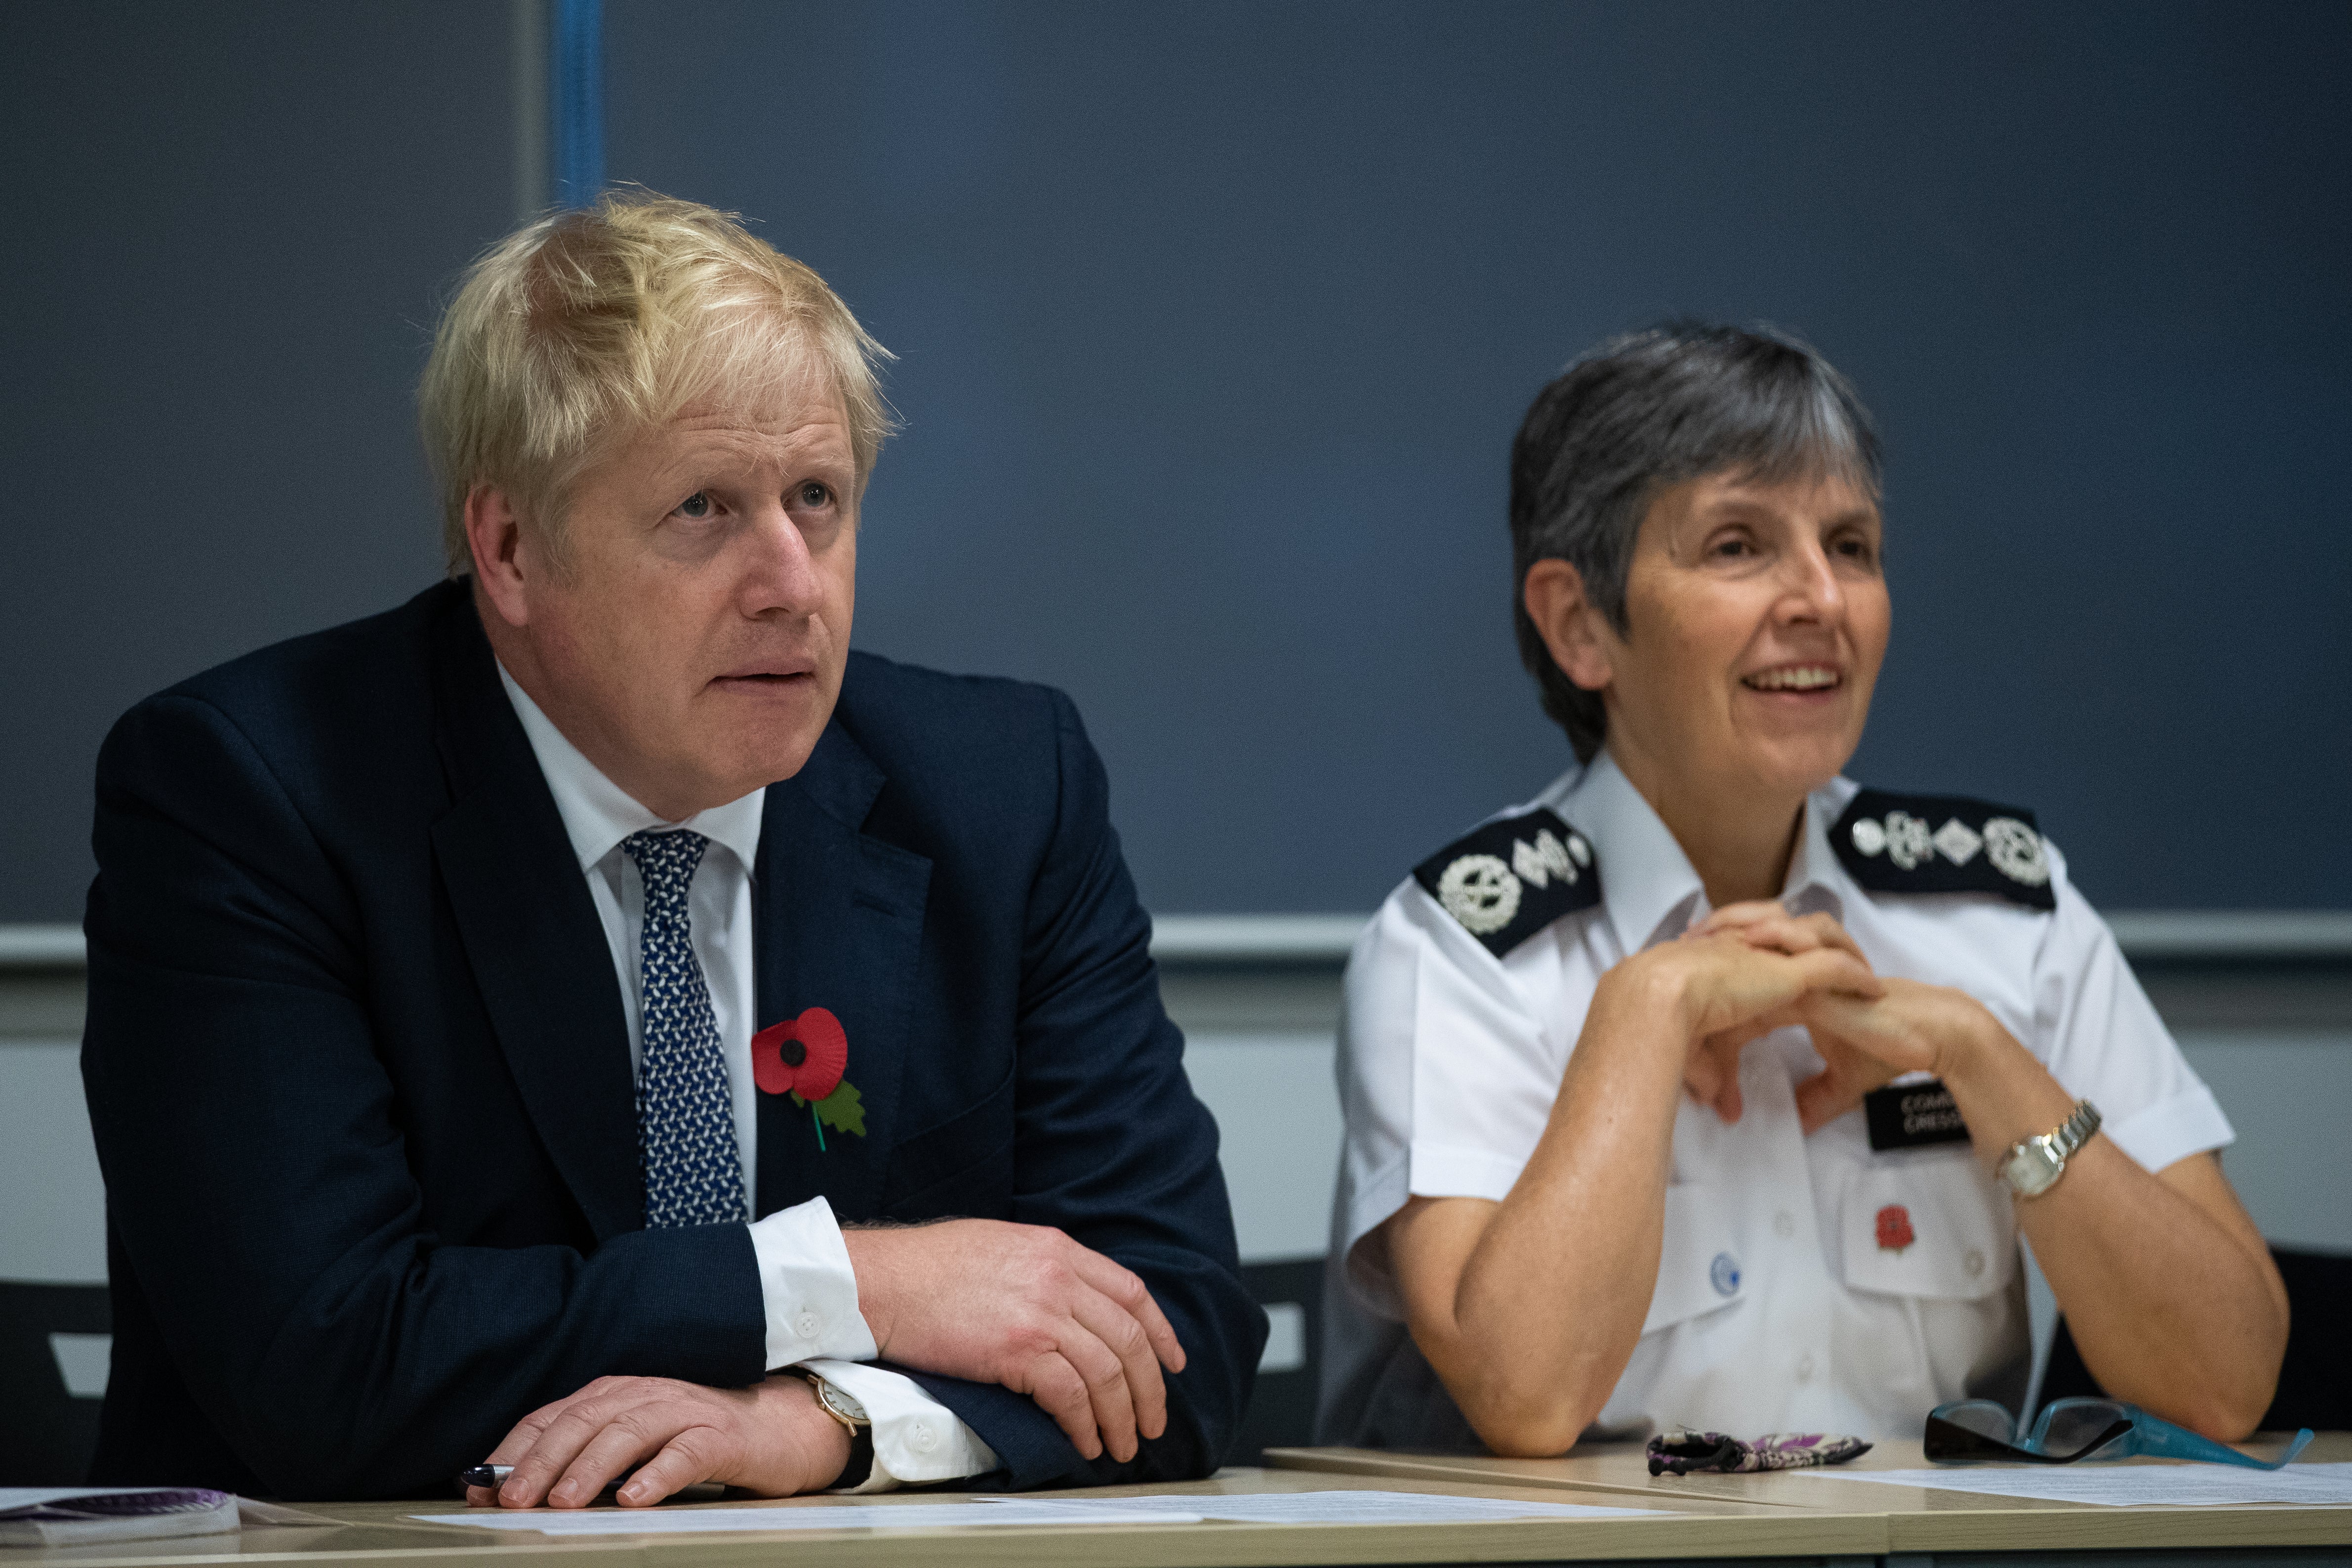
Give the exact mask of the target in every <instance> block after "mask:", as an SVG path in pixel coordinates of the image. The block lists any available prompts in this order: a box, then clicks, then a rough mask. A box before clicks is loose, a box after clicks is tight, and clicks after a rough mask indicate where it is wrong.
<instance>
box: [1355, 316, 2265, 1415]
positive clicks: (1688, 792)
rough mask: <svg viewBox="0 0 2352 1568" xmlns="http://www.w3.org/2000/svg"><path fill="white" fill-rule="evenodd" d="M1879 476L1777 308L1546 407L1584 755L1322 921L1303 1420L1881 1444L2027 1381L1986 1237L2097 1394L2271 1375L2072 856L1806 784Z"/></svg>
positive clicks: (1540, 470) (1609, 360) (1555, 598)
mask: <svg viewBox="0 0 2352 1568" xmlns="http://www.w3.org/2000/svg"><path fill="white" fill-rule="evenodd" d="M1878 488H1879V454H1878V446H1877V442H1876V439H1875V437H1874V434H1872V431H1871V428H1870V424H1869V418H1868V415H1867V413H1865V412H1864V409H1863V408H1862V406H1861V404H1860V402H1858V401H1857V399H1856V398H1855V396H1854V394H1853V390H1852V389H1851V387H1849V386H1848V384H1847V383H1846V382H1845V381H1844V380H1843V378H1842V377H1840V376H1839V375H1838V373H1837V372H1836V371H1834V370H1832V368H1831V367H1830V366H1829V365H1828V364H1826V363H1825V362H1824V361H1822V360H1821V359H1820V358H1819V356H1817V355H1816V354H1814V353H1813V352H1812V351H1811V350H1809V349H1807V348H1805V347H1804V346H1802V345H1801V344H1798V343H1796V342H1793V341H1791V340H1787V339H1784V338H1781V337H1779V336H1776V335H1771V334H1768V333H1759V332H1748V331H1740V330H1736V329H1727V328H1719V327H1710V326H1698V325H1676V326H1673V327H1669V328H1666V329H1660V330H1655V331H1650V332H1643V333H1639V334H1635V335H1633V336H1630V337H1626V338H1622V339H1618V340H1614V341H1612V342H1610V343H1607V344H1604V345H1602V346H1601V348H1600V349H1598V350H1594V351H1593V352H1592V353H1591V354H1589V355H1587V356H1586V357H1585V358H1583V359H1582V360H1580V361H1578V362H1577V363H1575V364H1574V365H1572V366H1571V367H1570V369H1569V370H1568V371H1567V372H1566V373H1565V374H1563V375H1562V376H1561V377H1560V378H1559V380H1557V381H1555V382H1552V383H1551V384H1550V385H1549V386H1548V387H1546V388H1545V389H1544V391H1543V392H1541V393H1540V394H1539V395H1538V397H1537V399H1536V401H1535V404H1534V406H1533V408H1532V409H1531V410H1530V411H1529V413H1528V418H1527V422H1526V423H1525V425H1524V426H1523V427H1522V428H1521V430H1520V433H1519V435H1518V439H1517V443H1516V444H1515V446H1514V449H1513V453H1512V472H1511V528H1512V538H1513V546H1514V556H1515V564H1516V568H1517V579H1518V585H1519V594H1518V600H1517V607H1516V620H1517V630H1518V637H1519V644H1520V648H1521V651H1522V654H1523V656H1524V657H1525V659H1526V662H1527V664H1528V668H1529V670H1530V671H1531V672H1532V673H1533V674H1535V675H1536V677H1537V680H1538V685H1539V686H1540V688H1541V691H1542V695H1543V702H1544V706H1545V708H1546V710H1547V711H1548V712H1549V714H1550V715H1551V716H1553V717H1554V718H1555V719H1556V720H1558V721H1559V723H1561V724H1562V725H1563V726H1564V727H1566V729H1567V730H1568V733H1569V737H1570V741H1571V742H1572V743H1573V745H1574V747H1575V750H1576V754H1577V757H1578V758H1579V764H1580V765H1579V766H1578V767H1577V768H1572V769H1570V771H1569V772H1568V773H1567V774H1565V775H1564V776H1562V777H1561V778H1560V779H1558V780H1556V781H1555V782H1554V783H1552V784H1551V785H1550V786H1549V788H1548V789H1545V790H1544V791H1543V792H1542V793H1541V794H1539V795H1538V796H1537V797H1536V798H1535V800H1533V801H1531V802H1529V803H1528V804H1527V805H1525V806H1521V807H1517V808H1515V809H1513V810H1510V811H1508V812H1507V813H1505V814H1503V815H1502V816H1500V817H1497V818H1496V819H1495V820H1493V821H1489V822H1488V823H1486V825H1485V826H1483V827H1481V828H1479V829H1477V830H1476V831H1473V832H1472V833H1471V834H1469V835H1468V836H1467V837H1466V838H1465V839H1463V840H1462V841H1459V842H1457V843H1455V844H1454V845H1452V846H1450V847H1448V848H1447V849H1445V850H1444V851H1441V852H1439V853H1438V854H1436V855H1434V856H1433V857H1432V858H1431V859H1430V860H1428V861H1427V862H1424V863H1423V865H1422V866H1421V867H1419V868H1418V869H1417V870H1416V871H1415V873H1414V874H1413V876H1412V878H1410V879H1408V880H1407V881H1406V882H1404V883H1402V885H1400V886H1399V887H1398V889H1397V890H1396V892H1395V893H1393V894H1391V895H1390V897H1389V899H1388V901H1387V902H1386V903H1385V904H1383V905H1382V907H1381V911H1380V914H1379V915H1377V916H1376V917H1375V919H1374V920H1373V922H1372V924H1371V925H1370V927H1369V928H1368V929H1367V930H1366V931H1365V933H1364V935H1363V936H1362V937H1361V938H1360V941H1359V942H1358V943H1357V946H1356V948H1355V952H1354V955H1353V956H1352V958H1351V960H1350V963H1349V972H1348V983H1347V1008H1346V1014H1345V1019H1344V1022H1343V1025H1342V1029H1341V1035H1340V1082H1341V1092H1342V1100H1343V1103H1344V1107H1345V1110H1346V1114H1347V1122H1348V1132H1347V1144H1346V1152H1345V1156H1344V1158H1343V1161H1342V1168H1341V1173H1340V1186H1339V1197H1338V1200H1337V1206H1336V1213H1335V1215H1334V1220H1333V1226H1334V1237H1333V1239H1334V1243H1335V1245H1334V1248H1333V1255H1334V1256H1333V1279H1332V1287H1333V1288H1332V1290H1331V1291H1329V1299H1330V1301H1331V1309H1330V1311H1331V1328H1332V1335H1331V1340H1330V1346H1329V1349H1328V1352H1327V1368H1326V1377H1325V1384H1324V1398H1323V1410H1322V1420H1321V1427H1322V1430H1321V1437H1322V1440H1324V1441H1327V1442H1339V1443H1353V1444H1360V1445H1370V1446H1440V1445H1452V1444H1459V1443H1465V1442H1468V1441H1471V1440H1474V1439H1475V1440H1479V1441H1483V1442H1484V1443H1485V1444H1486V1446H1487V1447H1489V1448H1493V1449H1495V1450H1496V1451H1497V1452H1501V1453H1507V1454H1530V1455H1532V1454H1554V1453H1559V1452H1561V1451H1563V1450H1565V1449H1566V1448H1569V1447H1570V1445H1571V1444H1572V1443H1574V1442H1575V1441H1576V1440H1577V1438H1578V1437H1579V1436H1580V1434H1583V1433H1585V1432H1586V1431H1588V1429H1592V1430H1600V1431H1639V1430H1640V1429H1642V1428H1643V1427H1665V1426H1675V1425H1688V1426H1694V1427H1714V1428H1717V1429H1718V1430H1722V1431H1725V1432H1729V1433H1732V1434H1735V1435H1739V1436H1747V1437H1753V1436H1756V1435H1758V1434H1759V1433H1762V1432H1765V1431H1767V1430H1771V1429H1789V1428H1805V1429H1812V1430H1825V1431H1832V1432H1842V1433H1852V1434H1855V1435H1859V1436H1904V1437H1909V1436H1916V1434H1917V1433H1918V1432H1919V1430H1920V1427H1921V1425H1922V1421H1923V1419H1924V1417H1925V1416H1926V1415H1927V1412H1928V1410H1929V1409H1930V1408H1931V1407H1933V1406H1936V1405H1937V1404H1940V1403H1942V1402H1945V1401H1948V1400H1952V1399H1957V1398H1960V1397H1962V1396H1966V1395H1970V1394H1988V1393H1989V1394H1992V1395H1995V1396H2004V1395H2005V1396H2008V1398H2009V1401H2010V1402H2011V1403H2012V1404H2014V1403H2016V1402H2017V1401H2018V1399H2019V1398H2020V1397H2021V1395H2022V1393H2023V1385H2024V1369H2025V1366H2026V1364H2027V1360H2028V1356H2027V1336H2026V1330H2025V1299H2024V1286H2023V1281H2022V1277H2021V1270H2020V1266H2019V1259H2018V1240H2017V1239H2018V1235H2019V1233H2020V1232H2022V1233H2023V1234H2024V1236H2025V1237H2026V1238H2027V1239H2030V1240H2031V1241H2032V1244H2033V1251H2034V1256H2035V1258H2036V1259H2037V1260H2039V1261H2040V1263H2041V1265H2042V1269H2043V1270H2044V1271H2045V1272H2046V1274H2047V1275H2048V1277H2049V1280H2050V1282H2051V1285H2052V1288H2053V1291H2055V1292H2056V1295H2057V1298H2058V1301H2059V1303H2060V1305H2061V1306H2062V1307H2063V1310H2064V1312H2065V1313H2066V1315H2067V1319H2068V1321H2069V1322H2070V1324H2071V1325H2072V1327H2073V1331H2074V1337H2075V1341H2076V1343H2077V1344H2078V1345H2079V1346H2080V1348H2081V1350H2082V1353H2083V1355H2084V1359H2085V1361H2086V1362H2087V1364H2089V1366H2090V1368H2091V1370H2092V1371H2093V1372H2094V1373H2095V1375H2097V1377H2098V1378H2099V1380H2100V1382H2101V1383H2102V1384H2103V1385H2105V1387H2106V1388H2107V1389H2108V1390H2109V1391H2110V1392H2111V1393H2113V1394H2114V1395H2116V1396H2117V1397H2119V1398H2125V1399H2130V1400H2134V1401H2137V1403H2139V1404H2140V1405H2142V1406H2146V1407H2147V1408H2148V1409H2149V1410H2151V1411H2152V1412H2154V1413H2156V1414H2158V1415H2160V1416H2168V1417H2169V1418H2171V1419H2173V1420H2175V1421H2178V1422H2180V1423H2182V1424H2184V1425H2187V1426H2189V1427H2194V1428H2196V1429H2197V1430H2199V1431H2201V1432H2204V1433H2206V1434H2208V1435H2210V1436H2216V1437H2241V1436H2242V1435H2244V1434H2245V1433H2246V1432H2248V1431H2250V1430H2251V1429H2252V1427H2253V1426H2254V1424H2255V1423H2256V1421H2257V1420H2258V1419H2259V1418H2260V1417H2261V1416H2262V1413H2263V1409H2264V1408H2265V1406H2267V1405H2268V1404H2269V1401H2270V1397H2271V1393H2272V1388H2273V1383H2274V1381H2275V1379H2276V1377H2277V1373H2278V1366H2279V1359H2280V1355H2281V1353H2282V1350H2283V1347H2284V1342H2285V1335H2286V1319H2287V1311H2286V1301H2285V1295H2284V1291H2283V1289H2282V1287H2281V1285H2280V1282H2279V1279H2278V1275H2277V1272H2276V1270H2274V1268H2273V1266H2272V1264H2271V1261H2270V1258H2269V1254H2268V1252H2267V1250H2266V1249H2265V1248H2264V1246H2263V1239H2262V1237H2261V1235H2260V1233H2259V1232H2258V1231H2257V1230H2256V1229H2255V1228H2254V1227H2253V1225H2252V1222H2251V1221H2250V1220H2249V1219H2248V1218H2247V1216H2246V1214H2245V1211H2244V1209H2243V1208H2242V1207H2241V1206H2240V1205H2239V1203H2238V1200H2237V1198H2236V1197H2235V1195H2234V1194H2233V1193H2232V1192H2231V1188H2230V1186H2229V1184H2228V1182H2227V1181H2226V1180H2225V1179H2224V1178H2223V1176H2222V1175H2221V1166H2220V1164H2219V1162H2218V1161H2217V1159H2216V1158H2215V1156H2214V1154H2213V1151H2214V1150H2216V1149H2218V1148H2220V1147H2221V1145H2225V1144H2227V1143H2229V1142H2230V1141H2231V1136H2232V1134H2231V1129H2230V1125H2229V1124H2228V1122H2227V1121H2226V1120H2225V1119H2224V1118H2223V1116H2222V1114H2221V1110H2220V1107H2219V1106H2218V1105H2216V1104H2215V1103H2214V1101H2213V1098H2212V1096H2211V1095H2210V1093H2209V1092H2207V1090H2206V1089H2205V1086H2204V1085H2203V1084H2202V1083H2201V1082H2199V1081H2198V1079H2197V1077H2196V1075H2195V1073H2194V1072H2193V1071H2190V1069H2189V1065H2188V1063H2187V1062H2186V1061H2184V1060H2183V1059H2182V1057H2181V1054H2180V1052H2179V1049H2178V1047H2176V1046H2175V1045H2174V1043H2173V1041H2172V1040H2171V1038H2170V1037H2169V1036H2168V1034H2167V1033H2166V1031H2165V1029H2164V1026H2163V1025H2162V1023H2161V1022H2159V1021H2158V1018H2157V1016H2156V1013H2155V1011H2154V1009H2152V1008H2151V1007H2150V1006H2149V1004H2148V1001H2147V997H2146V996H2145V995H2144V994H2143V993H2142V991H2141V990H2140V988H2139V987H2138V985H2137V982H2136V981H2135V980H2134V979H2133V977H2132V975H2131V972H2130V970H2129V968H2128V967H2126V964H2125V962H2124V959H2123V956H2122V955H2121V954H2120V952H2118V950H2117V949H2116V944H2115V940H2114V938H2113V936H2110V935H2109V933H2108V932H2107V930H2106V928H2105V925H2103V924H2102V923H2101V922H2100V920H2099V918H2098V916H2097V915H2095V913H2093V911H2092V909H2091V907H2090V906H2089V905H2088V904H2086V903H2084V899H2083V897H2082V895H2081V894H2078V893H2077V892H2076V891H2075V890H2074V887H2073V885H2072V883H2069V881H2068V880H2067V876H2066V870H2065V865H2064V862H2063V860H2062V859H2060V857H2059V856H2058V854H2057V852H2056V851H2055V850H2054V849H2053V848H2052V847H2051V846H2050V845H2049V844H2048V843H2047V841H2044V840H2043V839H2042V838H2041V836H2040V834H2039V833H2038V831H2036V830H2035V827H2034V824H2033V819H2032V815H2031V814H2030V813H2028V812H2026V811H2023V810H2018V809H2015V808H2011V807H2004V806H1998V805H1992V804H1990V803H1987V802H1982V801H1977V800H1966V799H1960V798H1955V797H1897V796H1891V795H1883V794H1879V793H1877V792H1874V791H1871V790H1864V789H1857V787H1856V786H1855V785H1854V784H1853V783H1852V782H1850V781H1848V780H1846V779H1842V778H1840V777H1839V776H1838V775H1839V770H1840V769H1841V768H1843V766H1844V764H1845V762H1846V759H1847V758H1849V757H1850V756H1852V754H1853V749H1854V747H1855V745H1856V743H1857V742H1858V741H1859V740H1860V738H1861V735H1862V728H1863V722H1864V716H1865V715H1866V713H1867V710H1868V707H1869V703H1870V694H1871V687H1872V685H1873V683H1874V680H1875V679H1876V676H1877V674H1878V667H1879V663H1880V659H1881V657H1882V656H1883V654H1884V653H1885V647H1886V637H1887V629H1888V622H1889V606H1888V599H1887V591H1886V583H1885V578H1884V577H1883V575H1882V574H1881V571H1880V562H1879V557H1880V550H1881V542H1882V534H1883V523H1882V519H1881V517H1880V516H1879V510H1878V506H1877V496H1878ZM2102 1117H2103V1118H2104V1120H2103V1121H2102ZM2029 1195H2030V1196H2029Z"/></svg>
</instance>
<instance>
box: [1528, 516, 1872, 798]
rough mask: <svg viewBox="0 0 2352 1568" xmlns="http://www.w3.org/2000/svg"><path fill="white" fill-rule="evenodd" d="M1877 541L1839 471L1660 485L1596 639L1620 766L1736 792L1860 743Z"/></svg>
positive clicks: (1667, 784)
mask: <svg viewBox="0 0 2352 1568" xmlns="http://www.w3.org/2000/svg"><path fill="white" fill-rule="evenodd" d="M1880 541H1881V521H1880V518H1879V515H1878V507H1877V506H1876V504H1875V503H1874V502H1873V501H1872V499H1871V498H1870V497H1869V496H1868V495H1866V494H1865V493H1864V492H1863V491H1862V490H1860V489H1857V488H1856V487H1855V486H1853V484H1852V483H1851V482H1849V481H1847V480H1844V479H1800V480H1790V481H1786V482H1783V483H1780V484H1770V485H1759V484H1756V483H1753V482H1751V481H1747V480H1743V479H1740V478H1738V477H1734V476H1723V475H1714V476H1707V477H1704V478H1699V479H1693V480H1688V481H1686V482H1685V483H1683V484H1680V485H1676V486H1673V487H1672V488H1670V489H1668V490H1665V491H1664V492H1662V493H1661V494H1660V495H1659V496H1658V497H1657V499H1656V500H1655V501H1654V502H1653V503H1652V504H1651V507H1650V510H1649V513H1648V515H1647V516H1646V517H1643V520H1642V530H1641V533H1640V535H1639V536H1638V537H1637V538H1636V539H1635V541H1634V548H1633V567H1632V570H1631V572H1630V574H1629V576H1628V579H1627V582H1626V593H1625V613H1626V623H1627V633H1626V635H1625V636H1624V637H1623V638H1622V639H1621V638H1619V637H1617V636H1616V634H1615V632H1614V631H1613V630H1612V629H1610V628H1607V627H1605V626H1603V627H1602V628H1601V635H1600V638H1599V641H1600V642H1601V644H1602V647H1601V650H1599V651H1601V652H1602V653H1604V654H1605V664H1606V674H1607V682H1606V687H1605V700H1606V702H1607V704H1608V709H1609V747H1610V749H1611V750H1612V752H1613V753H1615V754H1616V755H1617V757H1618V759H1619V762H1620V764H1621V765H1622V766H1623V767H1625V768H1626V769H1627V771H1628V772H1629V774H1632V775H1633V776H1634V777H1635V778H1636V779H1637V780H1638V779H1641V778H1642V777H1643V775H1646V776H1647V777H1648V778H1649V779H1654V780H1655V781H1657V783H1658V784H1659V785H1660V786H1661V787H1663V788H1664V789H1670V790H1673V791H1674V792H1675V793H1683V792H1685V791H1687V790H1691V789H1697V790H1699V791H1701V792H1704V793H1705V795H1706V797H1707V798H1708V799H1711V800H1727V801H1739V802H1742V803H1745V802H1747V801H1748V800H1757V798H1758V797H1759V795H1760V796H1762V797H1766V798H1773V799H1774V800H1775V803H1778V801H1779V800H1786V799H1789V798H1790V797H1792V796H1799V795H1802V794H1804V793H1806V792H1808V791H1811V790H1812V789H1818V788H1820V787H1821V786H1822V784H1825V783H1827V782H1828V781H1829V780H1830V779H1832V778H1833V777H1834V776H1835V775H1836V774H1837V772H1838V770H1839V769H1840V768H1843V767H1844V766H1845V763H1846V759H1847V758H1849V757H1851V756H1853V748H1854V747H1855V746H1856V745H1857V744H1858V743H1859V742H1860V741H1861V739H1862V726H1863V721H1864V718H1865V717H1866V716H1868V713H1869V710H1870V693H1871V688H1872V686H1873V685H1875V684H1876V682H1877V680H1878V666H1879V663H1880V661H1881V660H1882V659H1884V658H1885V653H1886V633H1887V626H1888V622H1889V620H1890V618H1891V611H1890V607H1889V605H1888V602H1887V597H1886V579H1885V576H1884V575H1883V574H1882V572H1881V570H1880V567H1879V547H1880ZM1570 674H1571V676H1573V675H1574V674H1576V672H1574V671H1570ZM1580 684H1585V683H1581V682H1580ZM1725 792H1729V793H1725ZM1758 803H1759V804H1760V803H1762V802H1761V800H1758Z"/></svg>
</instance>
